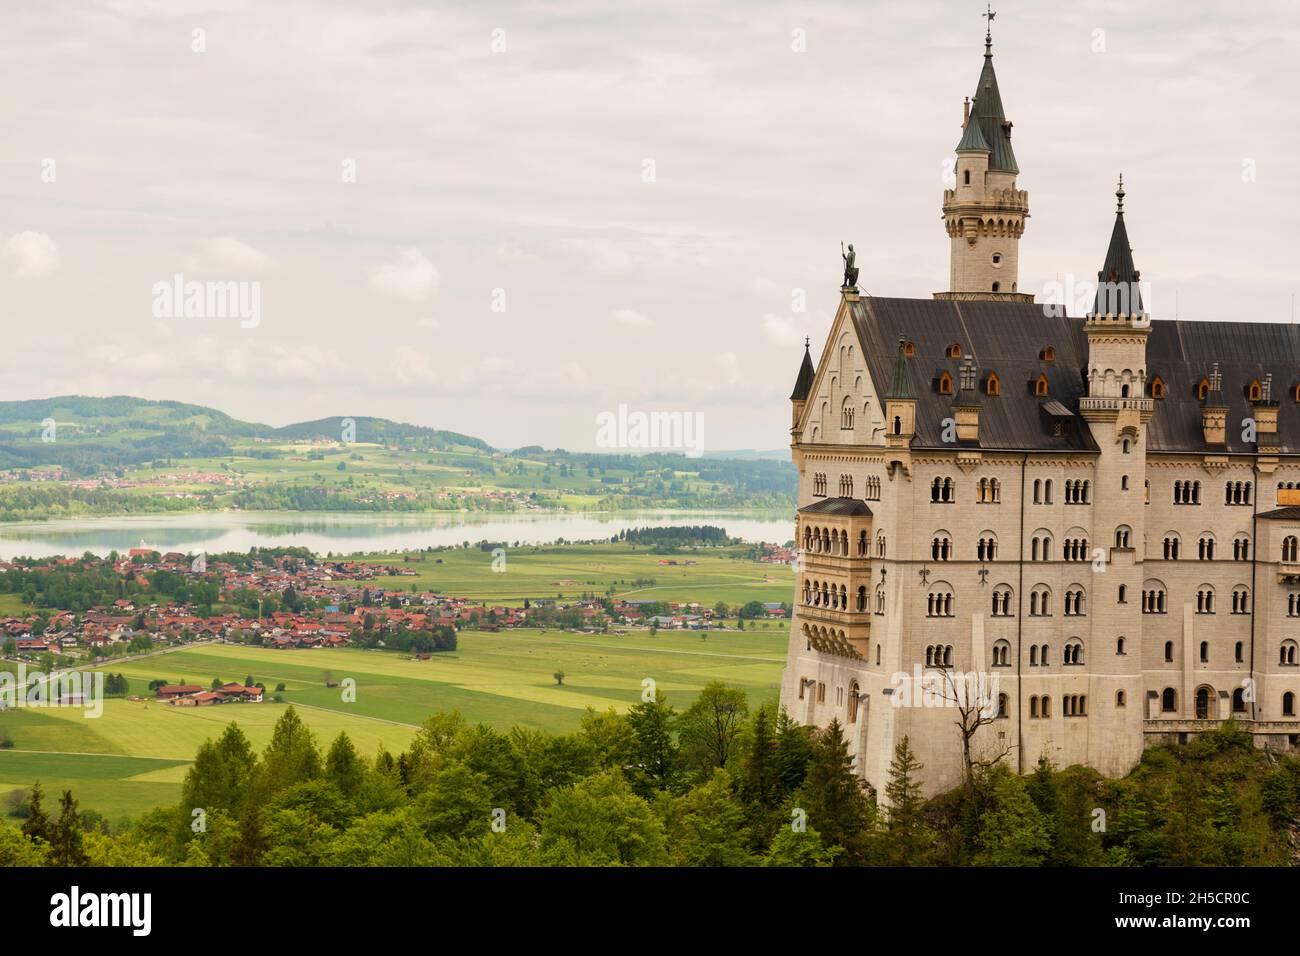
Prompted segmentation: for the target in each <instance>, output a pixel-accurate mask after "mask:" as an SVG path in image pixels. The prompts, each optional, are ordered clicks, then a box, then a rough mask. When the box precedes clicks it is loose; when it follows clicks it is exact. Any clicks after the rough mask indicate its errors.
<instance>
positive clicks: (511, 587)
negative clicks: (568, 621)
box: [351, 529, 794, 606]
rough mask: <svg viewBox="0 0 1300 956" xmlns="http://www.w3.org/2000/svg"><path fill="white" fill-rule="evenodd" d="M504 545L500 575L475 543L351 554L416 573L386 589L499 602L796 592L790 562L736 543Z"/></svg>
mask: <svg viewBox="0 0 1300 956" xmlns="http://www.w3.org/2000/svg"><path fill="white" fill-rule="evenodd" d="M467 532H468V529H467ZM505 544H506V547H505V549H504V551H503V553H502V556H501V558H502V560H501V562H499V563H498V567H500V568H501V570H502V573H493V555H492V551H491V550H488V551H482V550H479V549H478V548H475V547H471V548H457V549H447V550H444V551H437V552H431V553H425V554H421V555H417V556H418V557H420V558H422V559H423V560H421V561H416V562H413V563H404V558H403V556H402V555H391V554H371V555H365V554H360V555H353V556H351V557H352V559H353V560H358V561H365V562H367V563H374V564H388V565H395V566H397V567H401V568H403V569H404V570H407V571H414V572H415V575H414V576H412V577H397V578H390V577H384V578H381V579H380V582H379V583H382V584H383V586H384V587H387V588H396V589H398V590H410V589H412V588H413V589H414V590H416V591H425V590H431V591H436V592H438V593H440V594H450V595H455V596H457V597H468V598H474V599H476V600H485V601H493V602H497V603H501V604H516V605H517V604H522V603H523V600H524V599H525V598H533V599H536V598H539V597H545V598H558V597H564V598H576V597H579V596H580V595H582V594H583V593H587V594H604V593H605V592H606V590H607V589H608V588H611V587H612V588H613V595H612V596H613V597H616V598H622V599H624V600H628V601H683V602H686V601H696V602H699V603H700V604H704V605H709V606H712V605H713V604H715V603H717V602H718V601H726V602H727V603H728V604H745V603H748V602H749V601H790V600H791V598H792V597H793V592H794V575H793V574H792V573H791V572H790V569H789V567H787V566H786V565H784V564H766V563H761V562H758V561H753V560H748V559H745V558H741V557H739V556H738V555H739V554H740V552H741V550H742V549H740V548H735V547H730V548H706V549H698V550H682V551H681V553H679V554H671V555H657V554H653V553H652V552H651V551H650V549H649V548H646V547H642V548H639V549H638V548H634V547H632V546H631V545H628V544H622V543H620V544H591V545H578V544H565V545H555V546H533V545H526V546H524V547H520V548H515V547H512V546H510V544H509V542H506V543H505ZM661 562H673V563H672V564H664V563H661ZM687 562H690V563H689V564H687ZM638 581H639V582H641V583H637V582H638ZM651 581H653V583H649V582H651Z"/></svg>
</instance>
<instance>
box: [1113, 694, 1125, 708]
mask: <svg viewBox="0 0 1300 956" xmlns="http://www.w3.org/2000/svg"><path fill="white" fill-rule="evenodd" d="M1125 702H1126V698H1125V696H1124V692H1123V691H1122V690H1117V691H1115V706H1116V707H1123V706H1124V704H1125Z"/></svg>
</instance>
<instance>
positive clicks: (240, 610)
mask: <svg viewBox="0 0 1300 956" xmlns="http://www.w3.org/2000/svg"><path fill="white" fill-rule="evenodd" d="M764 557H765V558H766V559H767V560H769V561H772V562H773V563H776V559H777V556H776V555H775V554H773V555H764ZM409 560H411V559H410V558H408V561H409ZM417 560H418V559H417ZM239 563H240V564H244V565H247V566H246V567H240V566H236V563H233V562H231V561H223V560H216V559H208V558H206V557H205V556H198V557H196V556H194V555H189V554H182V553H180V552H168V553H159V552H158V551H156V550H153V549H151V548H148V547H140V548H132V549H130V551H129V552H128V553H127V554H125V555H119V556H116V558H115V559H112V558H95V557H93V556H90V555H86V556H83V557H80V558H68V557H58V558H47V559H41V560H36V561H33V560H23V561H21V562H0V575H3V576H4V577H5V579H6V581H8V582H9V589H10V590H11V591H16V590H19V588H18V587H16V586H15V585H16V584H18V583H21V582H22V581H23V580H26V579H27V577H28V576H36V575H63V576H68V575H71V576H75V575H78V574H95V573H99V574H101V575H102V574H103V573H105V572H111V575H113V576H114V577H115V579H116V581H115V582H114V583H115V584H117V585H119V586H118V587H117V589H116V590H117V591H120V592H123V593H127V594H128V596H126V597H119V598H115V599H113V600H112V601H105V602H103V603H95V604H91V605H90V606H88V607H86V608H85V610H80V611H77V610H70V609H63V608H57V607H49V608H37V609H35V610H32V611H30V612H24V613H20V614H10V615H9V616H5V617H0V644H2V645H3V653H4V657H5V658H7V659H10V660H13V661H18V662H36V663H39V664H41V665H42V666H43V667H45V668H47V669H50V668H53V667H55V666H59V667H64V666H74V665H76V664H81V663H89V662H94V661H95V660H99V659H110V660H111V659H114V658H119V657H123V656H126V655H128V654H135V653H144V652H149V651H153V650H158V649H163V648H166V647H169V646H175V645H180V644H188V643H191V642H195V641H214V640H215V641H224V642H231V643H243V644H252V645H256V646H261V647H267V648H272V649H279V650H313V649H329V648H336V647H343V646H348V645H351V646H361V647H379V648H390V649H396V650H403V651H411V652H412V653H413V654H414V655H415V656H419V657H427V655H428V654H429V653H430V652H432V651H436V650H448V649H452V648H454V646H455V641H454V635H455V633H456V632H457V631H459V630H461V629H465V628H469V629H474V630H482V631H503V630H510V629H514V628H521V627H552V628H556V629H560V630H568V631H574V632H579V633H622V631H621V630H618V629H622V628H641V629H651V630H666V631H671V630H708V629H719V628H726V627H727V626H728V623H727V619H728V618H734V617H737V615H741V609H740V608H732V607H728V606H726V605H725V604H718V605H714V606H712V607H706V606H703V605H701V604H698V603H690V602H662V601H652V600H623V599H617V598H610V597H597V596H588V597H583V598H575V599H573V600H570V601H567V602H565V601H561V600H559V599H557V598H554V597H551V598H547V597H536V598H525V599H523V601H522V603H521V604H519V605H513V604H511V605H508V604H495V603H490V602H486V601H483V600H477V599H472V598H467V597H457V596H451V595H445V594H439V593H436V592H434V591H429V590H425V591H416V590H413V589H412V588H411V585H410V584H408V583H406V579H407V578H410V577H414V576H416V575H417V572H416V571H415V570H413V569H412V568H411V567H410V566H409V565H396V564H379V563H367V562H362V561H351V560H334V559H315V558H313V559H304V558H303V557H302V555H301V554H279V555H265V554H261V555H258V556H254V557H251V559H244V560H241V561H240V562H239ZM660 563H661V564H664V565H677V564H678V563H679V562H678V561H677V560H675V559H663V560H661V562H660ZM681 563H682V564H688V563H691V562H688V561H683V562H681ZM15 575H17V577H15ZM110 580H112V579H110ZM160 582H166V585H167V586H166V588H163V587H162V585H161V584H160ZM178 586H179V587H181V588H190V587H193V586H204V587H206V592H205V595H206V597H207V598H208V599H207V600H206V601H201V600H200V599H195V598H194V597H193V596H191V598H190V599H189V600H173V601H168V600H165V599H161V600H160V597H162V595H161V594H160V591H163V590H165V591H166V592H167V593H169V594H174V593H176V589H177V587H178ZM30 596H31V592H30V590H29V592H28V597H29V598H30ZM250 602H252V603H255V604H256V605H257V607H256V608H251V607H248V605H249V603H250ZM266 605H271V606H272V609H268V608H267V607H266ZM214 606H215V607H217V608H219V609H220V610H214ZM232 608H233V609H232ZM788 614H789V607H788V605H784V604H781V603H774V602H765V603H759V602H752V604H751V605H747V606H746V610H745V614H744V615H741V616H746V615H747V616H748V617H750V618H751V619H753V618H764V619H784V618H786V617H787V616H788ZM731 623H732V624H733V625H738V626H740V627H743V626H744V624H743V622H731ZM201 693H208V694H211V693H216V694H219V695H224V697H223V699H225V698H231V697H236V698H239V699H248V697H247V695H245V694H243V693H242V692H241V691H240V690H239V688H238V687H234V688H231V689H222V688H212V689H207V688H201V687H200V688H197V689H193V690H189V691H187V692H186V693H184V694H181V693H179V692H177V693H176V694H174V695H173V696H175V697H185V698H191V697H194V696H195V695H197V694H201ZM197 702H199V703H210V702H217V699H216V698H204V699H200V700H199V701H197Z"/></svg>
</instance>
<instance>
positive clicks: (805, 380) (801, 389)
mask: <svg viewBox="0 0 1300 956" xmlns="http://www.w3.org/2000/svg"><path fill="white" fill-rule="evenodd" d="M816 375H817V370H816V369H814V368H813V363H812V356H811V355H809V354H808V345H807V344H806V343H805V344H804V347H803V364H801V365H800V366H799V377H798V378H796V379H795V380H794V391H793V392H791V393H790V401H792V402H803V401H807V400H808V393H809V392H810V391H812V384H813V379H814V378H815V377H816Z"/></svg>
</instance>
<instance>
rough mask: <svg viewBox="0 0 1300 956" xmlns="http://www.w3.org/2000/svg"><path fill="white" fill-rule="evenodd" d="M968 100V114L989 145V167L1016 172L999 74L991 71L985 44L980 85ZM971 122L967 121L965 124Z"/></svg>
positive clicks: (1014, 155) (987, 48) (990, 56)
mask: <svg viewBox="0 0 1300 956" xmlns="http://www.w3.org/2000/svg"><path fill="white" fill-rule="evenodd" d="M973 99H974V102H973V103H971V117H972V118H973V119H976V120H978V122H979V126H980V132H981V133H982V134H983V136H984V141H985V142H986V143H988V144H989V146H990V147H991V152H990V153H989V169H1000V170H1005V171H1007V172H1012V173H1018V172H1020V167H1019V166H1017V165H1016V154H1015V153H1013V152H1012V151H1011V132H1010V129H1009V127H1008V124H1007V118H1006V116H1005V115H1004V114H1003V112H1002V94H1001V93H999V92H998V77H997V74H996V73H994V72H993V53H992V51H991V49H990V48H989V47H987V46H986V47H985V52H984V69H982V70H981V71H980V79H979V86H977V87H976V88H975V96H974V98H973ZM967 125H970V124H967Z"/></svg>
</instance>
